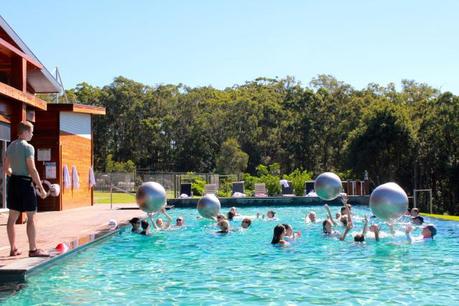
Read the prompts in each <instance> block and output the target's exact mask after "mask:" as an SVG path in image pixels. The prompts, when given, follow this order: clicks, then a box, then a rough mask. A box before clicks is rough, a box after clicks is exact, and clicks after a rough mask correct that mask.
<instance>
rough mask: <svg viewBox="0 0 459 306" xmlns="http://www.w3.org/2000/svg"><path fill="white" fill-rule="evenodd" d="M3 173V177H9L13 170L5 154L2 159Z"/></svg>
mask: <svg viewBox="0 0 459 306" xmlns="http://www.w3.org/2000/svg"><path fill="white" fill-rule="evenodd" d="M3 173H5V175H8V176H11V174H12V173H13V170H11V167H10V160H9V158H8V155H6V154H5V156H4V157H3Z"/></svg>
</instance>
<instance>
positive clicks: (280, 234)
mask: <svg viewBox="0 0 459 306" xmlns="http://www.w3.org/2000/svg"><path fill="white" fill-rule="evenodd" d="M284 236H285V227H284V226H283V225H282V224H278V225H276V226H275V227H274V230H273V239H272V240H271V243H272V244H277V243H279V242H281V241H282V240H284Z"/></svg>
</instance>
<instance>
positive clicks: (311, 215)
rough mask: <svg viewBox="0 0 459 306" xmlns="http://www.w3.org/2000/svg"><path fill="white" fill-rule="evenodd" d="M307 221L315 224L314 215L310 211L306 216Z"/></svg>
mask: <svg viewBox="0 0 459 306" xmlns="http://www.w3.org/2000/svg"><path fill="white" fill-rule="evenodd" d="M308 219H309V222H311V223H315V222H316V213H315V212H313V211H311V212H310V213H309V214H308Z"/></svg>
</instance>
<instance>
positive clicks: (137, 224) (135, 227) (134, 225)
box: [129, 218, 141, 232]
mask: <svg viewBox="0 0 459 306" xmlns="http://www.w3.org/2000/svg"><path fill="white" fill-rule="evenodd" d="M129 223H131V225H132V231H133V232H138V231H140V225H141V223H140V219H139V218H132V219H131V220H129Z"/></svg>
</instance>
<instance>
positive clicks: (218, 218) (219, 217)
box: [217, 214, 226, 222]
mask: <svg viewBox="0 0 459 306" xmlns="http://www.w3.org/2000/svg"><path fill="white" fill-rule="evenodd" d="M222 220H226V217H225V216H224V215H222V214H218V215H217V222H219V221H222Z"/></svg>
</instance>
